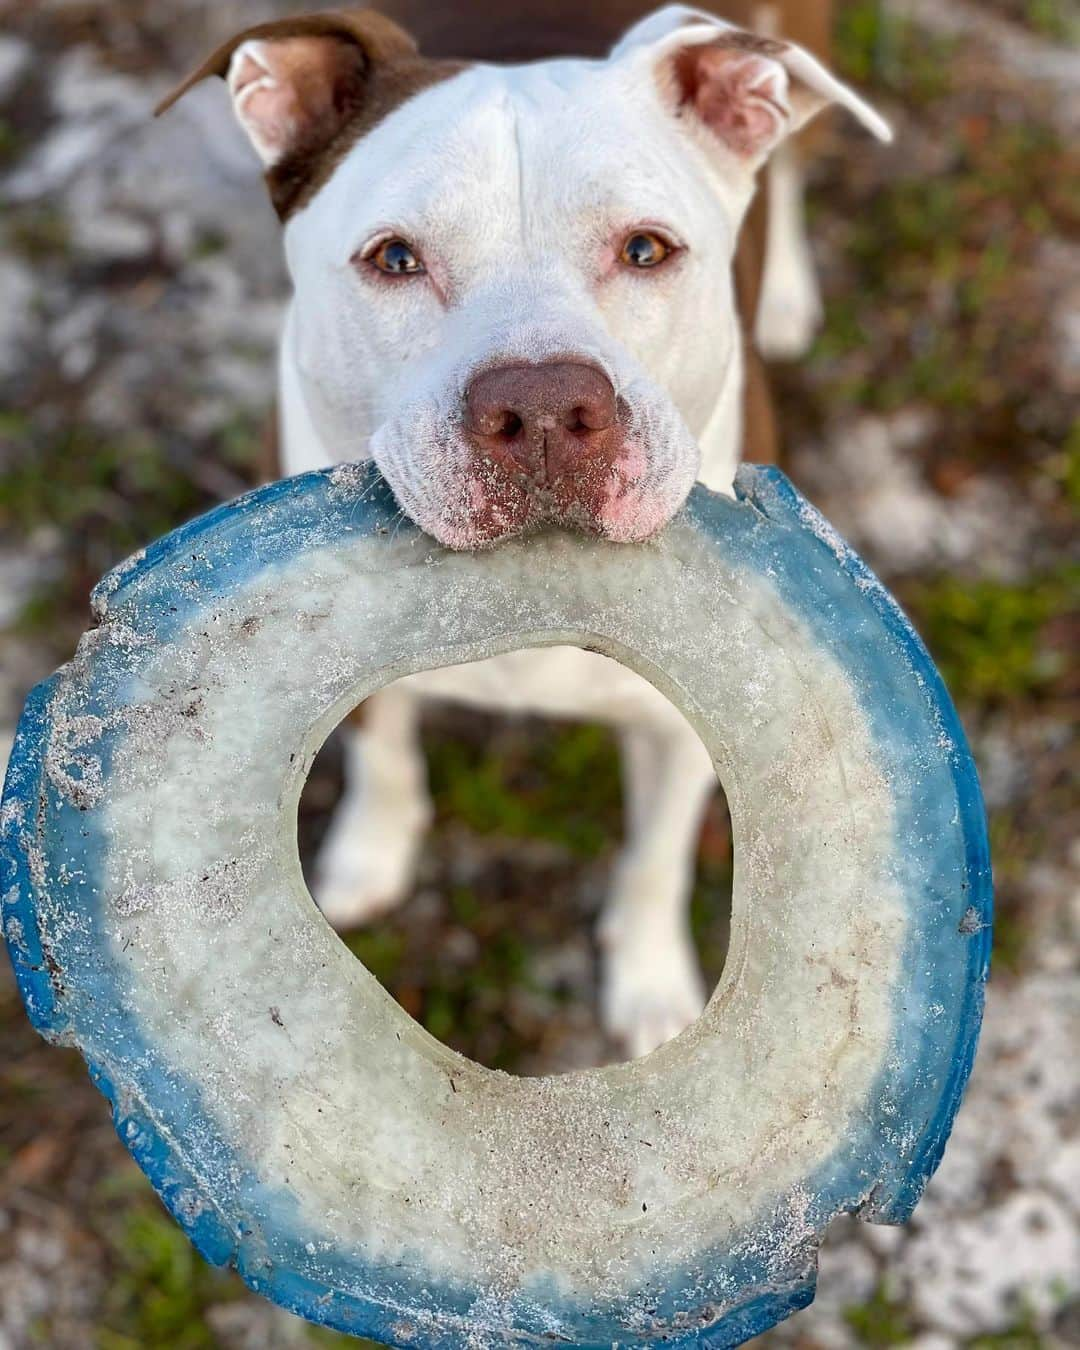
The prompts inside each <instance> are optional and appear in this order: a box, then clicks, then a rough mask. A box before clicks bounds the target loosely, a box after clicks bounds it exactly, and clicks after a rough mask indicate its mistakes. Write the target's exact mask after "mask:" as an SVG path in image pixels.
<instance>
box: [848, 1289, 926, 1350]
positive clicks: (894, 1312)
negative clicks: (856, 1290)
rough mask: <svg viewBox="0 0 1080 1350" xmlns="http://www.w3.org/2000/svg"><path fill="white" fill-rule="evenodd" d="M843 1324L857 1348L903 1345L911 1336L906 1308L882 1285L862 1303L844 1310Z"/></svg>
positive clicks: (910, 1325) (909, 1320) (910, 1326)
mask: <svg viewBox="0 0 1080 1350" xmlns="http://www.w3.org/2000/svg"><path fill="white" fill-rule="evenodd" d="M844 1321H845V1322H846V1323H847V1324H848V1326H849V1327H850V1328H851V1330H852V1331H853V1332H854V1334H855V1336H856V1337H857V1338H858V1340H859V1342H860V1344H862V1345H867V1346H892V1345H906V1344H907V1343H908V1342H909V1341H910V1340H912V1338H913V1334H914V1333H913V1328H912V1322H911V1314H910V1312H909V1311H908V1309H907V1307H906V1305H905V1304H903V1303H901V1302H900V1301H899V1300H897V1299H895V1298H894V1297H893V1296H892V1294H891V1293H890V1291H889V1290H888V1288H887V1287H886V1285H885V1284H884V1283H882V1284H879V1285H878V1287H877V1288H876V1289H875V1290H874V1292H873V1294H872V1295H871V1296H870V1298H869V1299H867V1301H866V1302H865V1303H862V1304H857V1305H854V1306H852V1307H850V1308H845V1309H844Z"/></svg>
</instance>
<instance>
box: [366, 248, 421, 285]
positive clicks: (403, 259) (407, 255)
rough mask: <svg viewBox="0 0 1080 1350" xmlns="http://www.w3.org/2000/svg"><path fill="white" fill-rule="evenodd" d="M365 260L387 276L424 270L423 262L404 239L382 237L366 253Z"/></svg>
mask: <svg viewBox="0 0 1080 1350" xmlns="http://www.w3.org/2000/svg"><path fill="white" fill-rule="evenodd" d="M367 261H368V262H369V263H371V265H372V267H376V268H378V270H379V271H380V272H385V273H386V274H387V276H394V277H402V276H416V275H417V274H418V273H420V272H423V270H424V264H423V263H422V262H421V261H420V259H419V258H418V257H417V256H416V254H415V253H414V252H413V251H412V249H411V247H410V246H409V245H408V244H407V243H406V242H405V240H404V239H384V240H383V242H382V243H381V244H380V245H379V246H378V248H376V249H375V250H374V252H372V253H369V254H368V255H367Z"/></svg>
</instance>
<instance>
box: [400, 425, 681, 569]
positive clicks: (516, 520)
mask: <svg viewBox="0 0 1080 1350" xmlns="http://www.w3.org/2000/svg"><path fill="white" fill-rule="evenodd" d="M665 495H666V494H663V493H662V492H660V491H659V488H658V486H657V485H656V483H655V481H654V476H653V475H652V474H651V473H650V472H649V469H648V466H647V457H646V456H645V455H644V453H643V452H640V451H638V450H636V449H628V450H627V451H626V452H624V453H623V454H620V455H619V456H618V457H616V459H614V460H613V461H612V462H611V463H609V464H607V465H605V466H597V467H595V468H591V469H590V470H589V471H588V472H586V473H582V474H578V475H576V476H575V477H574V478H573V479H572V480H565V479H558V478H557V479H555V480H554V481H551V480H549V479H548V478H547V477H545V476H543V475H537V474H530V473H527V472H525V471H523V470H519V471H515V472H507V471H506V469H505V468H504V467H503V466H501V465H496V464H493V463H492V462H491V461H484V460H479V461H477V462H475V463H473V464H471V465H470V466H469V468H468V469H467V470H466V471H465V473H464V474H463V476H462V479H461V482H460V484H459V485H458V489H457V492H456V493H455V494H453V496H452V498H451V500H449V501H448V502H447V503H446V510H445V511H443V512H441V513H439V514H438V516H437V517H436V518H432V517H431V515H430V514H429V513H428V512H425V513H424V516H425V519H421V520H418V522H417V523H418V524H419V525H420V526H421V528H423V529H424V530H426V532H427V533H429V534H432V535H434V537H435V538H436V539H438V541H439V542H440V543H442V544H444V545H445V546H446V547H448V548H453V549H476V548H490V547H493V546H494V545H495V544H498V543H500V542H502V541H503V540H505V539H510V538H515V537H519V536H522V535H528V534H531V533H536V532H537V531H540V530H542V529H546V528H551V527H553V526H554V527H559V528H562V529H569V530H575V531H579V532H581V533H583V534H589V535H595V536H598V537H600V538H604V539H608V540H611V541H612V542H614V543H641V542H644V541H645V540H647V539H649V538H651V537H652V536H653V535H655V534H656V533H657V532H658V531H659V530H661V529H662V528H663V527H664V525H666V524H667V522H668V521H669V520H670V518H671V516H672V515H674V513H675V510H676V509H677V505H678V503H676V504H675V505H669V504H668V503H667V501H666V500H665Z"/></svg>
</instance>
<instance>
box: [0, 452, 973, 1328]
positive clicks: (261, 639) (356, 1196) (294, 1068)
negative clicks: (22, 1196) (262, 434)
mask: <svg viewBox="0 0 1080 1350" xmlns="http://www.w3.org/2000/svg"><path fill="white" fill-rule="evenodd" d="M737 487H738V499H737V500H732V499H729V498H726V497H722V496H717V495H714V494H712V493H710V492H708V491H707V490H706V489H704V488H702V487H700V486H699V487H697V488H695V489H694V491H693V492H692V493H691V496H690V498H689V501H688V503H687V505H686V506H685V507H684V508H683V510H682V511H681V512H680V513H679V515H678V516H677V517H676V518H675V520H674V521H673V522H672V524H671V525H669V526H668V527H667V528H666V529H665V530H664V531H663V533H662V534H661V535H660V536H659V537H658V538H657V539H656V540H654V541H653V542H651V543H649V544H646V545H633V546H628V545H618V544H610V543H604V542H601V541H598V540H594V539H585V538H582V537H577V536H573V535H569V534H562V533H551V534H545V535H540V536H536V537H533V538H530V539H529V540H528V541H526V542H524V543H522V542H516V543H515V542H511V543H507V544H504V545H501V546H500V547H498V548H496V549H494V550H492V551H489V552H484V553H449V552H447V551H445V550H444V549H442V548H440V547H439V546H438V545H436V544H435V543H433V542H432V541H431V540H430V539H429V538H428V537H427V536H425V535H422V534H420V533H419V532H418V531H417V530H415V529H413V528H412V527H410V526H404V527H401V528H396V529H392V528H391V526H392V524H393V523H394V522H395V521H396V519H397V507H396V504H395V503H394V501H393V499H392V497H391V496H390V493H389V490H388V489H387V488H386V487H385V485H384V484H383V483H382V481H381V480H380V479H379V477H378V475H377V474H376V472H375V471H374V469H372V468H371V467H370V466H360V465H349V466H341V467H339V468H337V469H335V470H331V471H326V472H319V473H314V474H308V475H305V476H303V477H300V478H297V479H290V480H286V481H285V482H282V483H278V484H274V485H273V486H271V487H268V488H265V489H262V490H260V491H258V492H255V493H253V494H250V495H248V496H246V497H243V498H241V499H240V500H238V501H236V502H234V503H232V504H230V505H228V506H225V507H222V508H220V509H219V510H217V511H215V512H213V513H211V514H210V515H208V516H205V517H203V518H202V519H201V520H198V521H196V522H194V523H193V524H191V525H189V526H186V527H184V528H182V529H180V530H177V531H175V532H174V533H173V534H171V535H169V536H167V537H166V538H164V539H162V540H160V541H159V542H158V543H156V544H154V545H153V546H152V547H151V548H149V549H148V550H146V552H145V554H142V555H137V556H136V557H135V558H133V559H131V560H130V561H129V562H127V563H125V564H123V565H122V566H121V567H119V568H117V569H116V570H115V571H114V572H112V573H111V574H110V575H109V576H107V577H106V578H105V579H104V580H103V581H102V582H101V583H100V584H99V586H98V587H97V589H96V591H95V593H94V597H93V606H94V612H95V616H96V618H97V621H98V626H97V627H96V628H94V629H93V630H92V631H91V632H89V633H88V634H87V635H86V636H85V637H84V638H83V640H82V642H81V643H80V646H79V650H78V653H77V655H76V657H75V658H74V660H73V661H72V662H71V664H70V665H68V666H66V667H64V668H63V669H62V670H60V671H59V672H58V673H57V674H56V675H54V676H53V677H52V678H51V679H50V680H47V681H46V682H45V683H44V684H42V685H40V686H39V687H38V688H37V689H36V690H35V691H34V693H33V694H32V695H31V697H30V699H29V700H28V703H27V707H26V710H25V712H24V715H23V719H22V723H21V726H20V729H19V734H18V739H17V742H16V748H15V751H14V755H13V759H12V762H11V766H10V769H9V772H8V777H7V782H6V786H5V793H4V800H3V808H2V811H3V826H4V842H5V854H6V874H5V877H4V881H3V894H4V911H3V916H4V932H5V936H6V938H7V942H8V946H9V950H10V953H11V956H12V959H13V961H14V965H15V969H16V972H17V975H18V979H19V983H20V987H21V990H22V995H23V998H24V1001H25V1004H26V1008H27V1010H28V1012H29V1014H30V1017H31V1018H32V1020H33V1022H34V1024H35V1026H36V1027H37V1028H38V1030H39V1031H41V1033H42V1034H43V1035H45V1036H46V1037H47V1038H49V1039H51V1040H54V1041H58V1042H62V1043H64V1044H73V1045H76V1046H78V1048H79V1049H80V1050H81V1051H82V1053H83V1054H84V1056H85V1057H86V1059H87V1061H88V1063H89V1065H90V1069H91V1073H92V1074H93V1076H94V1079H95V1081H96V1082H97V1083H98V1085H99V1086H100V1087H101V1088H102V1090H103V1091H104V1092H105V1093H106V1094H107V1096H108V1097H109V1099H110V1101H111V1102H112V1106H113V1112H114V1117H115V1123H116V1127H117V1129H118V1131H119V1133H120V1137H121V1138H122V1139H123V1141H124V1142H125V1144H126V1145H127V1146H128V1148H129V1149H130V1150H131V1152H132V1153H133V1154H134V1156H135V1158H136V1159H137V1160H138V1162H139V1163H140V1165H141V1166H142V1168H143V1169H144V1171H145V1172H146V1173H147V1175H148V1176H149V1177H150V1179H151V1181H152V1182H153V1184H154V1186H155V1187H156V1188H157V1190H158V1191H159V1193H160V1195H161V1197H162V1199H163V1200H164V1201H165V1203H166V1205H167V1206H168V1207H169V1209H170V1210H171V1212H172V1213H173V1215H174V1216H175V1217H176V1219H177V1220H178V1222H179V1223H180V1224H181V1225H182V1226H183V1227H184V1229H185V1231H186V1232H187V1233H188V1235H189V1237H190V1238H191V1240H192V1241H193V1242H194V1244H195V1245H196V1247H197V1248H198V1249H199V1250H200V1251H201V1252H202V1253H203V1255H204V1256H206V1257H207V1258H208V1259H209V1260H210V1261H213V1262H217V1263H222V1264H224V1263H232V1264H233V1265H235V1266H236V1268H237V1270H238V1271H239V1272H240V1274H241V1275H242V1276H243V1278H244V1280H246V1282H247V1283H248V1284H249V1285H250V1286H251V1287H252V1288H253V1289H255V1290H257V1291H258V1292H260V1293H262V1294H264V1295H266V1296H267V1297H268V1298H271V1299H273V1300H274V1301H275V1302H277V1303H279V1304H281V1305H283V1306H284V1307H287V1308H289V1309H291V1310H292V1311H294V1312H297V1313H300V1314H301V1315H303V1316H304V1317H306V1318H309V1319H310V1320H312V1321H315V1322H320V1323H324V1324H326V1325H329V1326H333V1327H336V1328H339V1329H341V1330H344V1331H348V1332H352V1333H355V1334H358V1335H366V1336H373V1337H375V1338H377V1339H379V1340H382V1341H386V1342H390V1343H393V1344H397V1345H402V1346H413V1345H415V1346H425V1347H428V1346H431V1347H434V1346H440V1347H441V1346H465V1345H469V1346H478V1345H504V1344H505V1345H509V1344H522V1343H526V1342H529V1343H531V1342H534V1341H536V1340H541V1341H544V1340H551V1341H557V1342H562V1343H565V1344H568V1345H576V1346H600V1345H603V1346H613V1345H614V1346H632V1345H642V1346H644V1345H652V1344H655V1343H657V1342H659V1341H665V1342H670V1343H674V1344H684V1343H685V1344H686V1345H690V1344H698V1343H701V1344H708V1345H717V1346H724V1345H735V1344H738V1343H739V1342H741V1341H743V1340H745V1339H747V1338H748V1337H749V1336H751V1335H754V1334H755V1333H757V1332H760V1331H762V1330H764V1329H766V1328H768V1327H769V1326H771V1325H773V1324H774V1323H775V1322H777V1321H778V1320H779V1319H780V1318H782V1317H784V1316H786V1315H788V1314H789V1313H791V1312H793V1311H794V1310H796V1309H797V1308H800V1307H802V1306H804V1305H805V1304H807V1303H808V1302H809V1301H810V1300H811V1299H812V1297H813V1292H814V1279H815V1273H816V1264H817V1247H818V1243H819V1241H820V1238H821V1235H822V1234H823V1232H824V1229H825V1227H826V1225H827V1223H828V1221H829V1220H830V1219H831V1218H832V1217H833V1216H834V1215H836V1214H838V1213H841V1212H844V1211H854V1212H857V1213H858V1214H860V1215H861V1216H862V1217H864V1218H866V1219H869V1220H871V1221H874V1222H883V1223H898V1222H901V1221H902V1220H903V1219H905V1218H906V1217H907V1215H908V1214H909V1213H910V1211H911V1209H912V1207H913V1206H914V1204H915V1202H916V1200H917V1199H918V1197H919V1195H920V1193H921V1191H922V1188H923V1186H924V1184H925V1182H926V1179H927V1177H928V1176H929V1175H930V1173H931V1172H932V1171H933V1169H934V1168H935V1166H936V1165H937V1163H938V1161H939V1159H940V1157H941V1153H942V1149H943V1147H944V1144H945V1140H946V1137H947V1135H948V1132H949V1129H950V1126H951V1123H952V1119H953V1116H954V1114H955V1111H956V1109H957V1106H958V1103H959V1099H960V1095H961V1092H962V1090H963V1087H964V1084H965V1081H966V1079H967V1075H968V1072H969V1070H970V1066H971V1060H972V1055H973V1053H974V1048H975V1042H976V1037H977V1033H978V1026H979V1019H980V1013H981V1006H982V990H983V983H984V980H985V976H986V970H987V962H988V954H989V923H990V904H991V898H990V878H989V864H988V857H987V847H986V835H985V822H984V816H983V809H982V803H981V799H980V795H979V790H978V784H977V780H976V777H975V772H974V768H973V765H972V763H971V759H970V756H969V754H968V751H967V748H966V745H965V743H964V740H963V736H962V733H961V731H960V728H959V724H958V722H957V719H956V716H955V713H954V711H953V708H952V705H951V703H950V702H949V699H948V696H947V695H946V693H945V691H944V688H943V686H942V684H941V681H940V679H939V678H938V676H937V674H936V672H935V671H934V668H933V666H932V664H931V662H930V659H929V657H928V656H927V654H926V652H925V650H924V649H923V647H922V645H921V643H920V642H919V640H918V639H917V638H916V636H915V634H914V633H913V631H912V630H911V628H910V626H909V625H908V623H907V620H906V619H905V618H904V616H903V614H902V613H901V611H900V610H899V608H898V607H897V606H896V604H895V602H894V601H893V600H892V599H891V597H890V596H889V595H888V594H887V592H886V591H885V590H884V589H883V588H882V587H881V585H880V584H879V583H878V582H877V581H876V579H875V578H874V577H873V576H872V575H871V574H870V573H869V572H868V571H867V569H866V568H865V567H864V566H863V565H862V563H861V562H860V561H859V560H858V559H857V558H856V557H855V555H854V554H853V553H852V552H851V550H850V549H848V548H847V546H846V545H845V544H844V543H843V542H842V541H841V540H840V539H839V538H838V536H837V535H836V534H835V533H834V532H833V531H832V530H831V528H830V527H829V526H828V524H827V523H826V522H825V521H824V520H823V519H822V518H821V516H819V515H818V514H817V513H816V512H815V511H814V510H813V509H812V508H811V507H810V506H809V505H808V504H807V503H806V502H805V501H804V500H803V499H802V498H801V497H799V496H798V494H797V493H796V492H795V491H794V490H793V489H792V487H791V486H790V484H789V483H788V482H787V480H786V479H785V478H784V477H783V475H782V474H780V473H778V472H777V471H775V470H766V469H759V468H754V467H751V466H747V467H744V468H743V469H742V470H741V471H740V476H739V479H738V484H737ZM547 643H571V644H577V645H581V646H585V645H587V646H589V647H591V648H595V649H596V650H598V651H601V652H604V653H606V654H607V655H610V656H613V657H615V658H617V659H618V660H620V661H621V662H623V663H624V664H625V665H627V666H629V667H631V668H633V669H634V670H636V671H638V672H639V673H640V674H642V675H644V676H645V677H646V678H647V679H649V680H650V681H651V682H652V683H653V684H655V685H656V686H657V688H659V689H660V690H661V691H662V692H664V693H665V694H667V696H668V697H669V698H670V699H671V700H672V701H673V702H674V703H675V704H676V706H677V707H678V708H679V709H680V710H682V711H683V712H684V713H685V714H686V716H687V717H688V718H689V719H690V721H691V722H692V723H693V725H694V726H695V728H696V729H697V731H698V732H699V734H700V736H701V738H702V740H703V742H704V743H705V745H706V747H707V748H708V750H709V751H710V753H711V755H712V756H713V759H714V762H715V764H716V766H717V769H718V772H719V774H720V777H721V780H722V782H723V784H724V786H725V789H726V791H727V794H728V798H729V802H730V804H731V810H732V817H733V823H734V832H735V880H734V900H733V914H732V942H731V950H730V954H729V957H728V961H727V965H726V967H725V970H724V975H723V978H722V980H721V981H720V984H719V986H718V987H717V989H716V991H715V992H714V994H713V996H712V998H711V1000H710V1002H709V1004H708V1007H707V1008H706V1010H705V1012H704V1013H703V1014H702V1016H701V1018H700V1019H699V1020H698V1021H697V1022H696V1023H695V1024H694V1025H693V1026H691V1027H690V1028H689V1029H688V1030H687V1031H685V1032H684V1033H683V1034H682V1035H680V1036H678V1037H677V1038H676V1039H675V1040H674V1041H671V1042H669V1043H668V1044H667V1045H665V1046H663V1047H661V1048H660V1049H659V1050H657V1051H655V1052H654V1053H653V1054H651V1055H649V1056H647V1057H645V1058H644V1059H639V1060H635V1061H633V1062H630V1063H625V1064H619V1065H615V1066H612V1067H609V1068H605V1069H597V1070H593V1071H588V1072H576V1073H570V1074H565V1075H560V1076H558V1077H553V1078H545V1079H531V1080H530V1079H521V1078H516V1077H511V1076H509V1075H506V1074H502V1073H499V1072H495V1071H492V1070H488V1069H485V1068H482V1067H481V1066H479V1065H477V1064H474V1063H472V1062H471V1061H469V1060H467V1059H464V1058H463V1057H461V1056H460V1055H457V1054H455V1053H454V1052H452V1051H451V1050H449V1049H447V1048H446V1047H445V1046H443V1045H442V1044H440V1043H439V1042H437V1041H436V1040H434V1039H433V1038H432V1037H431V1036H429V1035H428V1034H427V1033H426V1032H425V1031H424V1030H423V1029H422V1028H421V1027H420V1026H419V1025H418V1024H417V1023H415V1022H414V1021H413V1020H412V1019H411V1018H410V1017H409V1016H408V1015H407V1014H406V1013H405V1012H404V1011H403V1010H402V1009H401V1008H400V1007H398V1005H397V1004H396V1003H394V1001H393V1000H392V999H391V998H390V997H389V995H388V994H386V993H385V991H384V990H383V989H382V987H381V986H380V985H379V984H378V983H377V981H376V980H375V979H374V978H373V977H372V976H371V975H370V974H369V973H368V972H367V971H366V970H365V969H364V968H363V966H362V965H361V964H360V963H359V962H357V961H356V960H355V959H354V957H353V956H352V955H351V953H349V951H348V950H347V949H346V948H345V946H344V945H343V944H342V943H341V942H340V941H339V939H338V938H337V937H336V935H335V934H334V933H333V931H332V930H331V929H330V927H329V926H328V925H327V924H326V923H325V921H324V920H323V919H322V917H321V916H320V915H319V913H318V912H317V910H316V909H315V907H314V905H313V904H312V902H311V898H310V896H309V895H308V893H307V890H306V888H305V886H304V883H303V880H302V877H301V874H300V868H299V861H298V856H297V848H296V837H295V831H296V803H297V799H298V797H299V793H300V789H301V787H302V784H303V782H304V778H305V774H306V772H307V769H308V767H309V765H310V763H311V760H312V758H313V757H314V754H315V752H316V750H317V749H318V747H319V745H320V744H321V742H322V740H323V738H324V737H325V735H326V734H327V732H328V731H329V730H330V728H331V727H333V726H334V725H335V723H336V722H337V721H338V719H339V717H340V716H341V714H342V713H343V712H344V711H345V710H346V709H347V708H349V707H351V706H353V705H355V704H356V703H357V702H358V701H359V700H360V699H361V698H363V697H364V696H366V695H367V694H368V693H370V692H371V691H373V690H374V689H376V688H378V687H380V686H382V685H384V684H386V683H388V682H390V681H391V680H392V679H395V678H397V677H398V676H400V675H404V674H408V673H411V672H415V671H419V670H426V669H431V668H434V667H437V666H442V665H447V664H451V663H455V664H456V663H461V662H466V661H470V660H474V659H478V658H481V657H486V656H489V655H492V654H495V653H497V652H502V651H508V650H511V649H516V648H521V647H527V646H537V645H542V644H547Z"/></svg>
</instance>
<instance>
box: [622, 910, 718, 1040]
mask: <svg viewBox="0 0 1080 1350" xmlns="http://www.w3.org/2000/svg"><path fill="white" fill-rule="evenodd" d="M704 1006H705V984H704V981H703V980H702V978H701V970H700V968H699V966H698V961H697V955H696V953H695V952H694V948H693V944H692V943H691V941H690V937H689V935H688V934H686V933H679V932H674V933H667V934H657V933H655V932H653V931H652V929H651V928H648V927H645V926H642V927H641V928H640V929H638V930H637V931H634V930H624V931H623V932H622V933H618V932H608V933H606V934H604V935H603V937H602V966H601V988H600V1010H601V1018H602V1021H603V1025H604V1030H605V1031H606V1032H607V1034H608V1035H609V1036H611V1037H612V1038H613V1039H614V1040H617V1041H618V1042H619V1043H620V1044H621V1045H622V1046H623V1048H624V1049H625V1051H626V1053H627V1054H628V1055H629V1056H630V1058H631V1059H637V1058H639V1057H640V1056H641V1055H647V1054H648V1053H649V1051H650V1050H655V1049H656V1047H657V1046H659V1045H663V1044H664V1042H665V1041H670V1040H671V1038H672V1037H673V1036H677V1035H678V1034H679V1032H680V1031H683V1030H685V1029H686V1028H687V1027H688V1026H689V1025H690V1023H691V1022H693V1021H694V1020H695V1019H696V1018H697V1017H698V1016H699V1014H700V1013H701V1010H702V1008H704Z"/></svg>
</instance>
